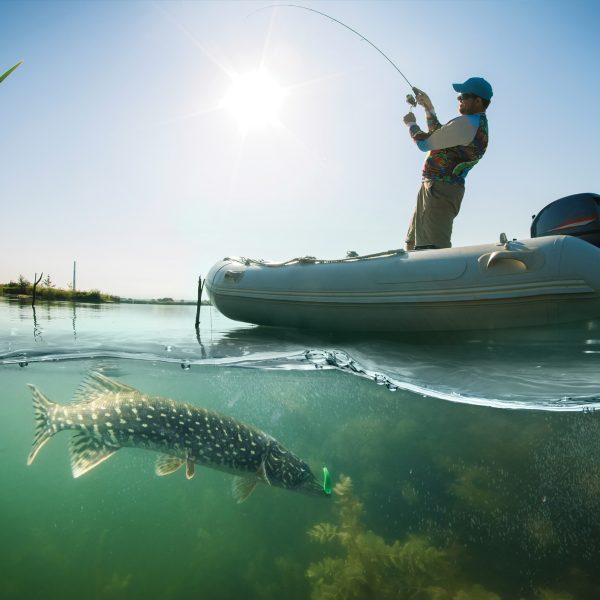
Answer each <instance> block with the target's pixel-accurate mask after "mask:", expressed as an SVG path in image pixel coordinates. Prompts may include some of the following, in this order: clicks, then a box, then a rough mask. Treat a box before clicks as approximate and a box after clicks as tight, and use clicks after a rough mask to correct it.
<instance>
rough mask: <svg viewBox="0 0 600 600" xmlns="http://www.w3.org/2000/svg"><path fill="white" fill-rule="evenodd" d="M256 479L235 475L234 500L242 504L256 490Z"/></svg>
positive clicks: (233, 484) (233, 483)
mask: <svg viewBox="0 0 600 600" xmlns="http://www.w3.org/2000/svg"><path fill="white" fill-rule="evenodd" d="M256 483H257V480H256V479H248V478H246V477H237V476H236V477H234V478H233V481H232V483H231V492H232V494H233V498H234V500H235V501H236V502H237V503H238V504H241V503H242V502H243V501H244V500H246V498H248V496H249V495H250V494H251V493H252V492H253V491H254V488H255V487H256Z"/></svg>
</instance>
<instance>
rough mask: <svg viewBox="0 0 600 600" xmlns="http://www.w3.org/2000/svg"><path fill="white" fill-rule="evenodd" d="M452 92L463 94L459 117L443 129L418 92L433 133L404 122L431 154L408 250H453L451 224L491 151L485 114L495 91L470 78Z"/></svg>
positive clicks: (406, 119) (421, 147)
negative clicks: (469, 180)
mask: <svg viewBox="0 0 600 600" xmlns="http://www.w3.org/2000/svg"><path fill="white" fill-rule="evenodd" d="M452 87H453V88H454V89H455V90H456V91H457V92H459V96H458V110H459V112H460V114H461V116H460V117H456V118H455V119H452V120H451V121H449V122H448V123H446V124H445V125H442V124H441V123H440V122H439V121H438V118H437V116H436V114H435V109H434V108H433V104H432V102H431V100H430V99H429V96H428V95H427V94H426V93H425V92H422V91H421V90H417V89H416V88H415V95H416V99H417V103H418V104H420V105H421V106H422V107H423V108H424V109H425V116H426V117H427V129H428V131H427V132H424V131H422V130H421V128H420V127H419V126H418V125H417V123H416V118H415V115H414V114H413V113H412V112H409V113H408V114H407V115H406V116H405V117H404V122H405V123H406V125H407V126H408V129H409V131H410V136H411V137H412V139H413V140H414V141H415V143H416V144H417V146H418V148H419V150H422V151H423V152H427V153H428V154H427V158H426V159H425V164H424V165H423V181H422V184H421V189H420V190H419V193H418V195H417V206H416V208H415V212H414V214H413V217H412V220H411V223H410V226H409V228H408V233H407V236H406V249H407V250H425V249H429V248H450V247H451V246H452V244H451V242H450V238H451V236H452V222H453V221H454V218H455V217H456V215H457V214H458V211H459V210H460V205H461V202H462V199H463V196H464V193H465V177H466V176H467V173H468V172H469V171H470V170H471V169H472V168H473V166H474V165H475V164H477V162H479V160H480V159H481V157H482V156H483V155H484V153H485V150H486V148H487V144H488V122H487V117H486V114H485V111H486V109H487V107H488V106H489V104H490V100H491V99H492V95H493V92H492V86H491V85H490V84H489V83H488V82H487V81H486V80H485V79H483V78H482V77H471V78H470V79H467V81H465V82H464V83H454V84H452Z"/></svg>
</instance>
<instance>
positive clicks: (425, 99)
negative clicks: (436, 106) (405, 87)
mask: <svg viewBox="0 0 600 600" xmlns="http://www.w3.org/2000/svg"><path fill="white" fill-rule="evenodd" d="M413 92H414V93H415V98H416V99H417V104H420V105H421V106H422V107H423V108H424V109H425V110H430V111H431V110H433V103H432V102H431V100H430V99H429V96H428V95H427V94H426V93H425V92H423V91H422V90H420V89H418V88H413Z"/></svg>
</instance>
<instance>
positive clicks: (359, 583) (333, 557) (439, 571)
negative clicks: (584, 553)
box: [306, 475, 593, 600]
mask: <svg viewBox="0 0 600 600" xmlns="http://www.w3.org/2000/svg"><path fill="white" fill-rule="evenodd" d="M333 491H334V494H335V507H336V511H335V513H336V517H337V518H336V522H334V523H331V522H325V523H318V524H316V525H314V526H313V527H312V528H311V529H310V530H309V531H308V536H309V537H310V539H311V540H313V542H317V543H319V544H322V545H324V546H327V547H329V549H330V550H331V551H332V554H330V555H327V556H324V557H323V558H322V559H321V560H320V561H318V562H313V563H311V564H310V565H309V567H308V569H307V571H306V576H307V578H308V580H309V581H310V584H311V593H310V597H311V599H312V600H353V599H357V600H359V599H361V600H362V599H365V598H374V599H377V600H379V599H381V600H386V599H388V598H389V599H395V600H405V599H406V600H502V598H503V597H506V596H502V595H500V594H499V593H497V592H495V591H492V590H489V589H486V588H485V587H484V586H483V585H482V584H481V583H479V582H474V581H469V577H468V575H467V569H466V568H465V566H466V564H465V563H466V562H468V561H466V553H465V548H464V547H461V546H460V545H458V544H452V545H449V546H447V547H438V546H435V545H434V544H433V543H432V542H431V541H430V540H429V539H428V537H427V536H425V535H422V534H414V533H413V534H409V535H408V536H407V537H406V538H405V539H404V540H394V541H392V542H388V541H386V540H385V539H384V538H383V537H382V536H379V535H377V534H376V533H374V532H373V531H369V530H368V529H367V528H366V526H365V524H364V518H365V506H364V504H363V503H362V502H361V501H360V500H359V499H358V498H357V497H356V495H355V493H354V490H353V484H352V479H351V478H350V477H348V476H344V475H341V476H340V480H339V482H338V483H337V484H336V486H335V487H334V490H333ZM469 572H470V573H472V572H473V571H472V570H471V571H469ZM569 578H570V579H572V580H576V579H579V585H571V589H576V588H579V590H578V591H581V595H579V594H577V595H574V594H571V593H569V592H564V591H559V590H553V589H549V588H545V587H544V588H542V587H540V588H537V589H535V590H533V591H531V592H530V593H526V594H523V595H522V596H521V595H520V596H519V600H524V599H525V598H528V599H532V600H534V599H535V600H576V599H577V598H582V599H583V598H588V597H589V596H588V595H587V593H588V592H590V591H591V590H592V589H593V587H590V586H587V585H586V582H585V579H586V576H585V574H584V573H582V572H580V571H572V572H571V573H570V574H569ZM565 583H566V582H565Z"/></svg>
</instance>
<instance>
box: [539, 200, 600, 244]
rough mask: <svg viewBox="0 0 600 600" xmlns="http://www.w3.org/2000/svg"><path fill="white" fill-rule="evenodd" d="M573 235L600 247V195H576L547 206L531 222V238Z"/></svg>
mask: <svg viewBox="0 0 600 600" xmlns="http://www.w3.org/2000/svg"><path fill="white" fill-rule="evenodd" d="M547 235H573V236H575V237H578V238H580V239H582V240H585V241H586V242H589V243H590V244H593V245H594V246H598V247H599V248H600V194H592V193H586V194H573V195H572V196H565V197H564V198H560V199H558V200H555V201H554V202H551V203H550V204H548V206H546V207H544V208H543V209H542V210H541V211H540V212H539V213H538V214H537V215H534V217H533V223H531V237H532V238H536V237H543V236H547Z"/></svg>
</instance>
